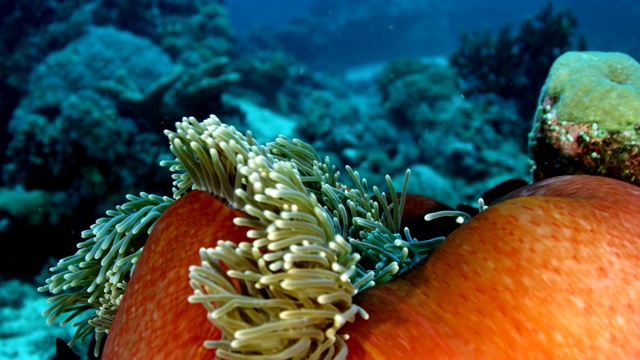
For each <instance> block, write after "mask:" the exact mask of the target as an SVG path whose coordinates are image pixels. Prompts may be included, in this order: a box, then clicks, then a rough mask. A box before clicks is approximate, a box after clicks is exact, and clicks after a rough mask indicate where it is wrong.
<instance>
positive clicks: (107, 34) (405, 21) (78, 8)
mask: <svg viewBox="0 0 640 360" xmlns="http://www.w3.org/2000/svg"><path fill="white" fill-rule="evenodd" d="M418 3H419V4H418ZM515 3H520V2H514V4H515ZM522 3H523V4H519V5H518V6H517V8H516V5H514V4H510V5H504V4H502V3H501V2H496V4H493V3H489V2H488V3H487V4H486V6H485V7H483V8H477V5H474V4H475V2H473V1H470V2H469V3H466V2H464V1H457V2H455V4H453V3H447V4H445V2H437V1H422V2H415V1H408V0H396V1H393V2H388V1H385V2H383V1H379V0H374V1H345V0H343V1H339V0H306V1H284V0H270V1H269V2H261V1H250V0H236V1H228V2H224V1H213V0H210V1H196V0H182V1H179V0H155V1H151V0H135V1H124V0H96V1H91V2H87V1H55V0H37V1H34V0H16V1H1V0H0V14H2V15H1V16H2V23H1V25H0V27H1V29H0V30H1V31H0V50H1V51H0V59H1V60H0V75H2V76H1V79H2V81H1V82H0V166H1V169H2V176H1V177H0V238H1V239H2V247H3V249H2V251H1V252H0V282H1V288H0V314H1V315H0V316H1V317H0V324H2V325H1V326H0V344H1V345H0V358H17V357H19V358H29V357H33V358H42V357H47V356H49V355H50V354H51V353H52V351H53V343H54V338H55V336H59V337H63V338H68V337H69V332H68V331H67V330H66V329H59V328H52V329H49V328H45V325H44V318H40V317H39V315H37V313H38V312H39V311H40V310H41V309H43V308H44V304H43V301H44V300H43V298H42V297H39V296H38V295H35V294H34V293H35V286H34V285H33V284H34V283H42V279H43V275H42V271H43V269H46V268H48V267H49V266H51V265H52V264H53V263H54V262H55V261H56V260H57V259H58V258H60V257H62V256H65V255H68V254H71V253H73V252H75V244H76V243H77V242H78V241H79V240H80V232H81V231H82V230H84V229H86V228H88V226H89V225H91V224H92V223H93V222H94V220H95V219H96V218H98V217H100V216H102V215H103V214H104V212H105V211H106V210H107V209H111V208H113V207H114V206H115V205H116V204H119V203H121V202H122V201H123V200H124V196H125V195H126V194H128V193H132V194H137V193H139V192H140V191H143V190H144V191H146V192H150V193H155V194H161V195H169V194H170V191H171V190H170V189H171V178H170V175H169V172H168V170H167V169H164V168H161V167H159V166H158V165H157V164H158V163H159V162H160V161H161V160H163V159H169V158H170V153H169V149H168V144H167V140H166V139H165V137H164V135H163V133H162V131H163V129H165V128H169V129H172V128H173V124H174V123H175V122H176V121H179V120H180V118H181V117H182V116H195V117H198V118H200V119H202V118H204V117H206V116H208V115H209V114H210V113H214V114H216V115H217V116H219V117H220V118H221V119H223V121H225V122H227V123H230V124H231V125H234V126H236V127H237V128H238V129H240V130H241V131H245V130H248V129H250V130H251V131H253V133H254V135H255V136H256V137H257V138H258V139H259V140H260V141H263V142H266V141H270V140H271V139H273V138H275V137H276V136H277V135H278V134H285V135H287V136H290V137H298V138H300V139H302V140H304V141H306V142H309V143H310V144H312V145H313V146H314V147H315V148H316V149H317V150H318V151H319V153H320V154H321V155H328V156H331V157H332V159H333V161H334V162H335V163H337V164H339V165H346V164H349V165H352V166H353V167H354V168H355V169H357V170H358V171H360V173H361V174H362V175H363V176H364V177H366V178H367V179H369V180H370V183H372V184H382V183H384V182H383V176H384V175H385V174H390V175H391V176H392V178H393V179H394V182H396V183H398V184H399V183H400V182H401V181H402V176H403V174H404V170H405V169H406V168H411V170H412V178H411V183H410V189H409V191H410V192H416V193H421V194H424V195H428V196H431V197H433V198H436V199H438V200H440V201H443V202H445V203H448V204H450V205H455V204H460V203H473V202H474V201H475V200H476V198H477V197H478V196H479V195H480V194H481V193H482V192H483V191H484V190H486V189H488V188H490V187H492V186H495V185H496V184H498V183H500V182H502V181H504V180H507V179H511V178H520V179H525V180H528V179H530V174H529V162H528V154H527V151H528V149H527V134H528V132H529V131H530V130H531V123H532V119H533V116H534V113H535V111H536V104H537V98H538V95H539V92H540V87H541V86H542V84H543V83H544V80H545V78H546V75H547V73H548V71H549V68H550V66H551V64H552V62H553V61H554V60H555V58H556V57H557V56H559V55H560V54H562V53H563V52H565V51H568V50H583V49H590V50H606V51H610V50H617V51H624V52H626V53H628V54H630V55H631V56H634V57H635V58H636V59H638V56H640V43H639V42H638V38H637V36H638V34H640V27H639V25H637V24H638V23H637V21H634V19H637V18H638V17H640V5H638V4H636V3H634V2H628V1H622V0H619V1H613V2H608V3H607V5H606V6H605V7H603V6H604V5H602V2H598V1H595V0H593V1H569V2H566V1H565V2H559V1H556V2H551V3H548V4H543V5H539V4H537V3H536V4H537V5H532V4H533V3H535V2H532V4H529V3H528V2H522ZM265 4H268V5H265ZM605 25H606V27H605ZM23 314H29V315H23ZM33 314H35V316H33ZM17 319H22V320H21V321H22V322H18V321H17ZM33 329H37V330H33ZM10 341H16V342H17V343H16V344H17V345H14V346H5V343H6V344H9V342H10Z"/></svg>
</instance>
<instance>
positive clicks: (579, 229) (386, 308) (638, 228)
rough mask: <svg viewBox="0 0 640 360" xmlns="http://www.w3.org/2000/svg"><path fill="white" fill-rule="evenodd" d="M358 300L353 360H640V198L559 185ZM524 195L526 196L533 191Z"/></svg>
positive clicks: (453, 239) (596, 183) (481, 219)
mask: <svg viewBox="0 0 640 360" xmlns="http://www.w3.org/2000/svg"><path fill="white" fill-rule="evenodd" d="M536 186H538V187H539V190H538V191H536V192H529V193H527V195H537V194H538V193H544V194H545V195H546V196H531V197H520V198H515V199H510V200H507V201H504V202H503V203H500V204H498V205H495V206H493V207H491V208H490V209H488V210H487V211H485V212H483V213H481V214H479V215H478V216H477V217H475V218H474V219H472V220H471V221H469V222H468V223H467V224H465V225H463V226H461V227H460V228H459V229H458V230H456V231H454V232H453V233H452V234H451V235H450V236H449V237H447V239H446V240H445V241H444V242H443V244H442V245H441V246H440V247H439V248H438V249H437V250H436V251H435V252H434V253H433V254H432V256H431V257H430V258H428V259H427V260H426V261H425V262H424V263H423V264H421V265H420V266H419V267H417V268H414V269H412V270H410V271H409V272H408V273H406V274H405V275H404V276H402V277H401V278H399V279H396V280H394V281H392V282H390V283H387V284H383V285H380V286H377V287H374V288H372V289H369V290H367V291H364V292H363V293H362V294H360V295H358V296H357V297H356V299H355V301H356V303H357V304H358V305H360V306H362V307H363V308H365V309H366V310H367V311H368V312H369V315H370V316H371V319H370V320H369V321H358V322H356V323H355V324H348V325H347V329H345V332H347V333H349V334H350V336H351V338H350V340H349V341H347V345H348V346H349V353H350V358H352V359H394V358H401V357H405V358H425V359H426V358H430V359H473V358H475V359H527V358H531V359H553V358H555V359H578V358H579V359H585V358H597V359H603V358H608V359H623V358H627V359H630V358H639V357H640V343H638V341H637V339H638V338H640V302H639V300H640V298H639V297H640V272H639V271H638V269H639V268H640V189H639V188H637V187H635V186H633V185H629V184H626V183H622V182H619V181H616V180H610V179H604V178H596V177H587V176H584V177H571V178H566V179H555V180H554V181H553V182H550V183H548V185H547V186H546V187H545V186H540V185H536ZM523 192H527V189H525V190H524V191H523Z"/></svg>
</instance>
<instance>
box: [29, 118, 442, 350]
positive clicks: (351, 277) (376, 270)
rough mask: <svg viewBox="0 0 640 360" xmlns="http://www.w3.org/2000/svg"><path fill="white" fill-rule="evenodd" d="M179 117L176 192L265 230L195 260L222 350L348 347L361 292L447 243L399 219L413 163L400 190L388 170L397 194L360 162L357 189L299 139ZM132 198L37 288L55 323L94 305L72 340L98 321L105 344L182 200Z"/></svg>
mask: <svg viewBox="0 0 640 360" xmlns="http://www.w3.org/2000/svg"><path fill="white" fill-rule="evenodd" d="M176 127H177V130H176V131H175V132H172V131H165V134H166V135H167V136H168V138H169V141H170V143H171V151H172V152H173V154H174V155H175V156H176V159H175V160H173V161H164V162H162V165H164V166H169V167H170V169H171V170H172V171H173V173H174V175H173V177H174V180H175V181H174V186H175V188H174V193H173V199H178V198H180V197H181V196H182V195H184V194H185V193H186V192H187V191H189V190H192V189H198V190H203V191H205V192H208V193H210V194H213V195H215V196H217V197H219V198H221V199H223V200H225V201H227V202H228V204H229V205H230V206H232V207H233V208H236V209H239V210H242V211H243V212H244V213H246V214H247V215H248V217H238V218H236V219H235V220H234V223H235V224H236V225H241V226H246V227H248V228H249V230H248V231H247V237H248V238H251V239H255V240H253V241H252V242H241V243H240V244H234V243H231V242H228V241H222V240H221V241H219V242H218V245H217V246H216V247H215V248H210V249H202V250H201V251H200V256H201V259H202V263H201V264H200V265H199V266H192V267H191V269H190V273H191V274H190V278H191V286H192V287H193V288H194V294H193V295H192V296H191V297H190V298H189V301H190V302H193V303H200V304H202V305H203V306H204V307H205V308H206V309H207V311H208V312H209V319H210V320H211V321H212V322H213V323H214V325H215V326H216V327H218V328H219V329H220V330H221V331H222V338H221V339H218V340H212V341H208V342H206V343H205V346H207V347H213V348H216V349H217V355H218V356H223V357H228V358H244V357H243V356H246V355H249V354H252V355H256V354H262V355H261V356H265V357H264V358H269V357H281V356H283V355H285V354H286V355H288V356H289V357H296V358H299V357H303V356H309V357H311V358H325V357H344V356H345V354H346V347H345V344H344V341H343V336H344V335H341V334H339V330H340V328H341V327H342V326H343V325H344V324H345V322H346V321H353V320H354V317H355V315H356V314H358V313H360V314H361V315H362V316H364V317H366V313H365V312H364V311H363V310H362V309H361V308H360V307H358V306H357V305H355V304H354V303H353V302H352V297H353V296H354V295H355V294H356V293H358V292H359V291H361V290H363V289H366V288H368V287H371V286H373V285H375V284H378V283H383V282H386V281H389V280H390V279H391V278H392V277H395V276H397V275H399V274H401V273H403V272H404V271H406V270H408V269H409V268H411V267H412V266H413V265H415V264H416V263H417V262H419V261H420V260H421V259H423V258H424V257H426V256H427V255H428V254H429V253H430V252H431V251H432V250H433V249H434V248H435V247H436V246H437V245H438V244H439V243H440V241H442V238H436V239H432V240H427V241H418V240H417V239H414V238H413V237H412V236H411V234H410V233H409V231H408V229H404V230H403V229H401V225H400V220H401V216H402V210H403V207H404V202H405V199H406V187H407V183H408V179H409V171H407V173H406V175H405V180H404V186H403V189H402V190H401V192H400V193H398V192H396V190H395V189H394V187H393V185H392V183H391V180H390V178H389V177H387V186H388V187H389V194H388V195H387V194H386V193H384V192H381V191H380V190H379V189H378V188H377V187H375V186H374V187H372V188H371V190H370V189H369V187H368V184H367V182H366V180H365V179H361V178H360V176H359V175H358V173H357V172H355V171H353V170H352V169H351V168H350V167H347V172H348V173H349V175H350V177H351V179H352V182H353V187H352V188H350V187H347V186H345V185H344V184H342V183H340V182H339V175H340V174H339V172H338V171H336V169H335V167H333V166H332V165H331V163H330V161H329V159H328V158H326V159H324V160H323V159H321V158H320V157H319V156H318V155H317V154H316V152H315V151H314V150H313V148H311V147H310V146H309V145H307V144H305V143H304V142H302V141H299V140H295V139H294V140H291V139H288V138H286V137H284V136H281V137H279V138H278V139H276V140H275V141H274V142H271V143H268V144H266V145H261V144H259V143H258V142H257V141H256V140H255V139H254V138H253V137H252V136H251V133H250V132H248V133H247V134H246V135H243V134H241V133H240V132H238V131H237V130H236V129H235V128H233V127H232V126H229V125H226V124H223V123H222V122H221V121H220V120H219V119H218V118H216V117H215V116H211V117H210V118H208V119H206V120H204V121H202V122H198V121H197V120H196V119H194V118H184V119H183V121H182V122H180V123H177V124H176ZM370 191H371V193H372V194H373V195H371V193H370ZM127 199H128V200H129V202H127V203H125V204H123V205H122V206H119V207H117V208H116V210H115V211H109V212H107V217H105V218H102V219H99V220H98V221H97V222H96V224H94V225H93V226H92V227H91V229H90V230H87V231H85V232H84V233H83V237H84V238H88V240H86V241H84V242H82V243H80V244H79V245H78V248H79V250H78V252H77V253H76V254H75V255H72V256H70V257H67V258H65V259H62V260H60V262H59V263H58V265H57V266H56V267H54V268H52V269H51V271H52V272H53V273H54V275H53V276H51V277H50V278H49V279H47V285H45V286H43V287H41V288H39V290H40V291H43V292H46V291H49V292H51V293H53V294H54V295H53V296H52V297H51V299H50V302H51V303H52V305H51V306H50V308H49V309H47V310H46V311H45V312H44V314H45V315H47V316H48V317H49V319H48V321H49V322H53V321H55V320H56V319H57V318H59V317H60V316H63V315H66V318H65V319H64V320H63V323H67V322H69V321H71V320H73V319H75V318H76V317H78V316H81V315H83V314H87V313H86V311H90V313H88V315H85V317H84V318H82V319H81V320H79V321H78V322H76V323H75V324H74V325H75V326H77V327H78V331H77V332H76V336H75V337H74V339H73V340H72V343H73V342H75V341H77V340H78V339H82V338H84V337H86V336H88V335H90V334H91V332H93V331H94V330H95V334H96V335H95V336H96V338H97V340H98V344H97V346H96V350H95V351H96V352H97V351H98V349H99V347H100V343H101V342H102V341H103V340H104V335H105V334H108V332H109V328H110V326H111V322H112V320H113V319H114V316H115V314H116V312H117V309H118V306H119V304H120V301H121V299H122V296H123V294H124V293H125V291H126V288H127V283H128V280H129V279H130V277H131V274H132V272H133V271H134V270H135V264H136V262H137V259H138V257H139V255H140V253H141V251H142V248H143V246H144V243H145V241H146V238H147V235H148V234H149V233H150V232H151V230H152V229H153V226H154V224H155V222H156V220H157V219H158V218H159V217H160V215H161V214H162V213H163V211H164V210H165V209H166V208H167V207H168V206H169V205H171V204H172V203H173V202H174V200H173V199H172V198H169V197H161V196H155V195H149V194H146V193H142V194H141V195H140V197H137V196H131V195H130V196H128V198H127ZM185 281H186V280H185ZM267 334H268V337H267V339H268V340H265V337H264V335H267Z"/></svg>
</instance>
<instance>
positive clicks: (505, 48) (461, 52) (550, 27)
mask: <svg viewBox="0 0 640 360" xmlns="http://www.w3.org/2000/svg"><path fill="white" fill-rule="evenodd" d="M577 26H578V23H577V20H576V17H575V16H574V15H573V12H572V11H571V10H570V9H568V8H566V9H563V10H560V11H558V12H554V10H553V7H552V5H551V3H549V4H548V5H546V6H544V7H543V8H542V9H541V10H540V12H538V13H537V14H536V15H535V16H534V18H533V19H528V20H526V21H525V22H523V23H522V24H521V25H520V29H519V31H518V33H517V34H512V33H511V30H510V28H509V27H508V26H505V27H503V28H502V29H501V30H500V31H499V32H498V34H497V36H494V34H493V33H492V32H491V31H485V32H483V33H480V32H474V33H471V34H465V35H463V36H462V41H461V44H460V48H459V49H458V50H457V51H456V52H455V53H454V54H453V55H452V56H451V57H450V60H451V64H452V65H453V66H454V67H456V69H457V70H458V72H459V74H460V75H461V76H462V77H463V78H464V79H465V80H466V81H467V82H468V84H467V87H466V89H465V93H466V94H474V93H477V92H480V93H495V94H498V95H500V96H502V97H504V98H505V99H513V100H514V101H515V102H516V104H517V105H518V113H519V114H520V115H521V116H522V117H524V118H529V117H531V116H532V115H533V113H534V111H535V104H534V103H533V102H532V101H531V94H535V93H537V92H538V91H539V89H540V87H541V86H542V84H543V82H544V80H543V79H544V78H545V77H546V74H547V72H548V71H549V68H550V66H551V64H552V62H553V60H554V59H555V58H556V57H557V56H559V55H560V54H562V53H564V52H565V51H568V50H571V49H574V48H577V49H578V50H584V49H585V48H586V44H585V42H584V38H580V40H579V42H578V43H577V44H574V42H575V39H574V38H575V36H576V34H575V33H576V28H577Z"/></svg>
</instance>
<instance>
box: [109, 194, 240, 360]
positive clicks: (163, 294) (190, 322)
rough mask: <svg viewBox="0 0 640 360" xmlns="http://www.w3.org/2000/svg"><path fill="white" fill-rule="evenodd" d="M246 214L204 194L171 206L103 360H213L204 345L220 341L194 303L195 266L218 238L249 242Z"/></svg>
mask: <svg viewBox="0 0 640 360" xmlns="http://www.w3.org/2000/svg"><path fill="white" fill-rule="evenodd" d="M238 216H244V215H243V213H241V212H240V211H237V210H234V209H232V208H229V207H227V206H226V205H225V204H223V203H222V202H221V201H220V200H218V199H217V198H215V197H214V196H212V195H209V194H207V193H204V192H202V191H192V192H190V193H189V194H187V195H185V196H183V197H182V198H180V199H179V200H178V201H176V202H175V203H174V204H172V205H171V206H169V207H168V208H167V210H166V211H165V212H164V213H163V214H162V216H161V217H160V219H158V222H157V223H156V224H155V226H154V228H153V231H152V233H151V235H150V236H149V239H148V240H147V242H146V244H145V247H144V250H143V251H142V254H141V255H140V259H139V261H138V263H137V265H136V268H135V271H134V272H133V275H132V276H131V281H130V282H129V284H128V286H127V290H126V293H125V296H124V297H123V300H122V302H121V304H120V307H119V309H118V313H117V315H116V318H115V320H114V321H113V325H112V327H111V330H110V332H109V336H108V338H107V342H106V344H105V347H104V351H103V356H102V359H205V358H207V359H210V358H213V357H215V351H214V350H209V349H205V348H204V347H203V345H202V344H203V342H204V341H205V340H207V339H216V338H219V336H220V333H219V331H218V330H217V329H216V328H215V327H214V326H213V324H212V323H210V322H209V320H207V312H206V310H205V309H204V308H203V307H202V306H199V305H193V304H189V303H188V302H187V298H188V297H189V295H191V294H193V289H192V288H191V286H189V266H191V265H198V264H200V256H199V253H198V251H199V249H200V248H201V247H214V246H215V245H216V243H217V241H218V240H220V239H222V240H231V241H234V242H240V241H249V240H248V239H247V238H246V237H245V233H246V231H247V229H246V228H240V227H238V226H236V225H234V224H233V219H234V218H235V217H238Z"/></svg>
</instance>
